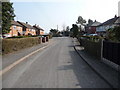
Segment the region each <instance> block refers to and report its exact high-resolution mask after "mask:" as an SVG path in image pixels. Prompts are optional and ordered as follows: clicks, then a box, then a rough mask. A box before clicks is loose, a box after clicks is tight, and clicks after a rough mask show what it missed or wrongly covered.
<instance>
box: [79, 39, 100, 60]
mask: <svg viewBox="0 0 120 90" xmlns="http://www.w3.org/2000/svg"><path fill="white" fill-rule="evenodd" d="M79 42H80V44H81V45H82V46H83V47H84V48H85V51H86V52H88V53H89V54H91V55H92V56H95V57H97V58H99V59H100V58H101V40H100V41H98V42H94V41H91V40H88V39H79Z"/></svg>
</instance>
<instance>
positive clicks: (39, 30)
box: [33, 24, 44, 35]
mask: <svg viewBox="0 0 120 90" xmlns="http://www.w3.org/2000/svg"><path fill="white" fill-rule="evenodd" d="M33 27H34V28H35V30H36V35H44V30H43V29H42V28H41V27H39V25H36V24H35V25H33Z"/></svg>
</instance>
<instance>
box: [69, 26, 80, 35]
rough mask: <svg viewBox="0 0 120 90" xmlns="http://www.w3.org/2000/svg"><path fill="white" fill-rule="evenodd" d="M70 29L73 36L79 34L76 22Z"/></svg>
mask: <svg viewBox="0 0 120 90" xmlns="http://www.w3.org/2000/svg"><path fill="white" fill-rule="evenodd" d="M70 31H71V32H72V34H73V37H77V35H78V26H77V25H76V24H72V28H71V29H70Z"/></svg>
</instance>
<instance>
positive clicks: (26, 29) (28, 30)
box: [17, 21, 36, 35]
mask: <svg viewBox="0 0 120 90" xmlns="http://www.w3.org/2000/svg"><path fill="white" fill-rule="evenodd" d="M17 22H18V23H19V24H21V25H22V27H23V35H36V30H35V28H34V27H32V26H31V25H30V24H28V22H26V23H24V22H20V21H17Z"/></svg>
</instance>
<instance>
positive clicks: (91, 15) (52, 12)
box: [10, 0, 120, 33]
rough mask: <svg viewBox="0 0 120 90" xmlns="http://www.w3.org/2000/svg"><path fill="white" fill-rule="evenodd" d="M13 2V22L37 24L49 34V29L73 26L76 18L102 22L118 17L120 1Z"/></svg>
mask: <svg viewBox="0 0 120 90" xmlns="http://www.w3.org/2000/svg"><path fill="white" fill-rule="evenodd" d="M10 1H11V2H13V7H14V10H15V11H14V12H15V15H16V17H15V20H18V21H22V22H28V23H29V24H31V25H34V24H37V25H39V26H40V27H41V28H43V29H44V30H45V32H46V33H48V32H49V30H50V29H51V28H53V29H57V25H58V29H59V30H62V29H63V26H70V28H71V27H72V24H75V23H76V21H77V18H78V16H82V17H83V18H84V19H85V20H86V21H88V19H92V20H93V21H94V20H97V21H99V22H101V23H102V22H104V21H106V20H108V19H110V18H113V17H114V16H115V15H118V2H119V1H120V0H10Z"/></svg>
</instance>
